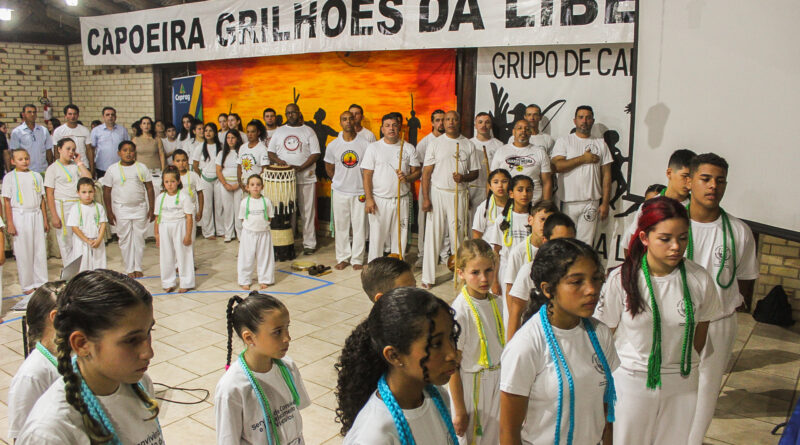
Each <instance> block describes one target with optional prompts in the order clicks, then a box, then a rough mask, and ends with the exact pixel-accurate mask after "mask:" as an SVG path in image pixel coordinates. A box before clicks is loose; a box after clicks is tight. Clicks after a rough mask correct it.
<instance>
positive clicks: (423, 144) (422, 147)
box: [416, 133, 444, 165]
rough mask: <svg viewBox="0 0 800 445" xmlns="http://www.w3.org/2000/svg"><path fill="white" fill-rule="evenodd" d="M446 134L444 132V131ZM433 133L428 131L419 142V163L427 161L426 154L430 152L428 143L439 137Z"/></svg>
mask: <svg viewBox="0 0 800 445" xmlns="http://www.w3.org/2000/svg"><path fill="white" fill-rule="evenodd" d="M442 134H444V133H442ZM439 136H441V135H439ZM439 136H436V135H435V134H433V133H428V134H427V135H426V136H425V137H424V138H422V140H421V141H419V142H417V147H416V148H417V156H418V159H419V165H422V164H423V163H424V162H425V155H426V154H428V145H430V143H431V142H433V140H434V139H436V138H438V137H439Z"/></svg>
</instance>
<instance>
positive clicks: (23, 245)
mask: <svg viewBox="0 0 800 445" xmlns="http://www.w3.org/2000/svg"><path fill="white" fill-rule="evenodd" d="M11 213H12V214H13V215H14V228H16V229H17V235H16V236H15V237H13V238H14V258H16V260H17V274H18V275H19V285H20V287H21V288H22V291H23V292H27V291H29V290H31V289H35V288H37V287H39V286H41V285H42V284H44V283H46V282H47V247H45V233H44V220H43V219H42V211H41V209H39V208H36V209H20V208H12V209H11Z"/></svg>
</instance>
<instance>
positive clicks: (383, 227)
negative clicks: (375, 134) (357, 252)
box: [361, 114, 421, 262]
mask: <svg viewBox="0 0 800 445" xmlns="http://www.w3.org/2000/svg"><path fill="white" fill-rule="evenodd" d="M400 125H401V124H400V123H399V122H398V120H397V119H396V118H395V116H394V115H393V114H387V115H385V116H383V118H381V131H382V132H383V139H381V140H379V141H376V142H373V143H371V144H369V146H368V147H367V149H366V151H365V152H364V160H363V161H362V163H361V174H362V175H363V181H364V195H365V207H364V211H366V212H367V215H368V218H369V239H370V244H369V252H368V259H367V262H370V261H372V260H374V259H375V258H378V257H380V256H382V254H383V245H384V243H385V241H386V240H389V241H390V245H391V252H392V253H394V254H399V253H400V246H405V245H406V242H407V240H408V204H409V201H408V200H409V198H410V196H409V193H410V184H413V182H414V181H415V180H417V179H418V178H419V176H420V171H421V170H420V163H419V158H418V156H417V151H416V149H415V148H414V146H413V145H411V144H409V143H408V142H405V141H403V140H402V139H400ZM401 151H402V158H401V157H400V154H401ZM398 167H399V168H398ZM398 187H399V196H400V200H399V201H400V202H399V203H398V199H397V197H398ZM398 211H399V214H400V217H399V218H398V216H397V215H398ZM398 219H399V221H398ZM398 223H399V224H400V226H399V229H398ZM398 232H400V233H399V234H398Z"/></svg>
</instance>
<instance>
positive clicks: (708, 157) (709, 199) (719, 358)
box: [686, 153, 758, 445]
mask: <svg viewBox="0 0 800 445" xmlns="http://www.w3.org/2000/svg"><path fill="white" fill-rule="evenodd" d="M690 174H691V177H690V181H691V182H690V183H691V203H690V204H689V207H688V209H689V216H690V218H691V229H690V236H689V240H690V242H689V246H688V247H687V248H686V257H687V258H689V259H690V260H692V261H694V262H696V263H697V264H699V265H701V266H703V267H704V268H705V269H706V270H707V271H708V273H709V274H711V278H712V279H713V281H714V284H715V285H716V286H717V291H718V292H719V297H720V303H721V307H722V311H721V312H719V313H717V315H716V316H715V317H713V318H712V319H711V323H710V324H709V327H708V345H707V346H706V348H705V350H704V351H703V354H702V357H701V361H700V382H699V386H698V391H697V409H696V411H695V415H694V421H693V422H692V430H691V433H690V435H689V444H690V445H699V444H702V441H703V438H704V437H705V434H706V430H707V429H708V426H709V425H710V424H711V419H712V418H713V417H714V410H715V408H716V405H717V397H718V396H719V388H720V384H721V383H722V376H723V374H724V373H725V367H726V366H727V364H728V360H729V359H730V356H731V351H732V350H733V343H734V340H735V339H736V327H737V319H736V310H737V308H739V307H740V306H742V305H743V303H744V306H743V307H744V309H745V310H747V311H748V312H749V308H750V303H751V301H752V298H753V287H754V284H755V280H756V278H758V261H757V259H756V242H755V239H754V238H753V232H752V231H751V230H750V227H748V226H747V225H746V224H745V223H744V222H742V221H741V220H740V219H739V218H736V217H734V216H732V215H730V214H728V213H726V212H725V211H724V210H723V209H722V208H721V207H720V202H721V201H722V197H723V196H724V195H725V188H726V186H727V175H728V163H727V162H726V161H725V160H724V159H722V158H721V157H719V156H717V155H715V154H713V153H706V154H701V155H698V156H696V157H695V158H694V159H693V160H692V164H691V169H690ZM742 297H744V298H742Z"/></svg>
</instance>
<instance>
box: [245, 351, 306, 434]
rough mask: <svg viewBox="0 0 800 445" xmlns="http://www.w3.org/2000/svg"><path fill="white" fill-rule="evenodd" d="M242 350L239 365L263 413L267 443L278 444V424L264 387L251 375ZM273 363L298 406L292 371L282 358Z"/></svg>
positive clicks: (298, 397)
mask: <svg viewBox="0 0 800 445" xmlns="http://www.w3.org/2000/svg"><path fill="white" fill-rule="evenodd" d="M244 352H245V351H242V352H241V353H240V354H239V365H241V367H242V369H243V370H244V373H245V374H246V375H247V380H249V381H250V386H251V387H252V388H253V391H255V393H256V396H257V398H258V404H259V405H260V406H261V413H262V414H263V415H264V424H265V425H266V428H265V430H266V434H267V443H269V444H270V445H272V444H276V445H280V443H281V439H280V437H279V435H278V425H277V424H276V422H275V415H274V414H273V413H272V408H271V407H270V405H269V400H268V399H267V395H266V394H265V393H264V388H262V387H261V383H259V381H258V380H257V379H256V378H255V376H253V372H252V371H250V367H249V366H247V362H246V361H245V359H244ZM273 363H274V364H275V365H276V366H278V369H279V370H280V373H281V376H282V377H283V381H284V382H285V383H286V386H287V387H289V391H290V392H291V393H292V402H293V403H294V405H295V406H300V396H299V395H298V394H297V386H296V385H295V383H294V378H293V377H292V373H291V372H290V371H289V369H288V368H287V367H286V365H285V364H284V363H283V361H282V360H273Z"/></svg>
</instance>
